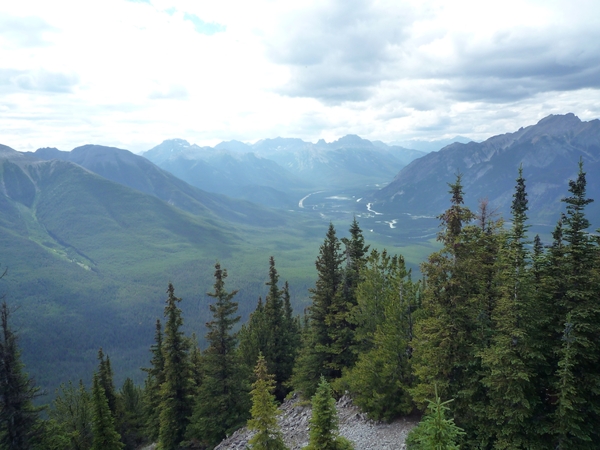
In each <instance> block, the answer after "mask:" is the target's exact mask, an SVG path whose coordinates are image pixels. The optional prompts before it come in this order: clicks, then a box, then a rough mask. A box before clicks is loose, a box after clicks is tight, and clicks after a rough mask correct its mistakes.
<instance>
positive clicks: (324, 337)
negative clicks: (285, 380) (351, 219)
mask: <svg viewBox="0 0 600 450" xmlns="http://www.w3.org/2000/svg"><path fill="white" fill-rule="evenodd" d="M342 262H343V254H342V252H341V244H340V241H339V239H338V238H337V236H336V232H335V228H334V226H333V224H329V229H328V231H327V235H326V237H325V241H324V242H323V244H322V245H321V247H320V250H319V256H318V257H317V260H316V262H315V265H316V268H317V281H316V283H315V287H314V288H312V289H310V290H309V292H310V295H311V300H312V304H311V306H310V307H309V310H308V320H309V327H310V331H309V333H307V334H305V336H304V339H303V344H302V349H301V350H300V353H299V355H298V359H297V361H296V364H295V367H294V375H293V379H292V384H293V385H294V387H295V388H296V389H298V390H299V391H301V392H302V394H303V395H304V396H305V397H308V398H310V397H311V396H312V395H313V394H314V392H315V391H316V388H317V385H318V383H319V379H320V377H321V375H323V376H324V377H325V379H327V380H332V379H334V378H339V377H340V375H341V367H340V366H338V365H337V363H336V362H337V361H336V360H335V353H334V352H335V350H334V352H332V345H333V340H332V330H331V329H330V327H331V326H332V325H333V321H332V316H331V311H332V304H333V303H334V302H336V301H337V299H336V297H337V296H339V295H340V284H341V281H342V275H343V274H342V266H341V265H342ZM334 332H335V331H333V333H334Z"/></svg>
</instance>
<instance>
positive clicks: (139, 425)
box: [118, 378, 144, 450]
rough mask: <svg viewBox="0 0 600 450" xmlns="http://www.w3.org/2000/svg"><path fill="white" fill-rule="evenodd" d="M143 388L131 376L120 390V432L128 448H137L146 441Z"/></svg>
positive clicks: (132, 449)
mask: <svg viewBox="0 0 600 450" xmlns="http://www.w3.org/2000/svg"><path fill="white" fill-rule="evenodd" d="M142 395H143V393H142V390H141V389H140V388H139V387H137V386H136V385H135V384H134V383H133V380H132V379H131V378H127V379H125V381H124V383H123V386H122V387H121V389H120V391H119V392H118V400H119V401H118V405H119V411H118V412H119V421H118V422H119V424H118V432H119V434H120V435H121V439H122V441H123V443H124V444H125V448H126V449H131V450H134V449H137V448H139V446H140V444H142V442H143V441H144V416H143V406H142V405H143V398H142Z"/></svg>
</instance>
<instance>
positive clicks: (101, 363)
mask: <svg viewBox="0 0 600 450" xmlns="http://www.w3.org/2000/svg"><path fill="white" fill-rule="evenodd" d="M98 381H99V382H100V385H101V386H102V388H103V389H104V395H106V399H107V400H108V409H110V413H111V414H112V416H113V417H114V418H115V420H116V419H117V408H118V407H117V393H116V390H115V385H114V382H113V371H112V367H111V365H110V358H109V357H108V355H106V357H105V356H104V352H103V351H102V348H100V349H99V350H98Z"/></svg>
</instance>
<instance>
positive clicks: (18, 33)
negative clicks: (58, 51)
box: [0, 14, 56, 47]
mask: <svg viewBox="0 0 600 450" xmlns="http://www.w3.org/2000/svg"><path fill="white" fill-rule="evenodd" d="M52 31H56V29H55V28H54V27H52V26H51V25H50V24H48V23H47V22H46V21H44V20H42V19H41V18H39V17H34V16H29V17H16V16H11V15H6V14H5V15H0V36H2V37H4V38H5V39H6V40H7V41H8V42H9V43H10V44H12V45H14V46H17V47H39V46H43V45H46V44H47V42H46V38H45V34H46V33H48V32H52Z"/></svg>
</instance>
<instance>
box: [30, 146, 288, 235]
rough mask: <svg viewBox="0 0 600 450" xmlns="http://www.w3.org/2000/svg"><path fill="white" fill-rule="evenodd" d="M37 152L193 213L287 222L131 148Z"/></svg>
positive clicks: (265, 222) (247, 221) (253, 221)
mask: <svg viewBox="0 0 600 450" xmlns="http://www.w3.org/2000/svg"><path fill="white" fill-rule="evenodd" d="M34 156H35V157H38V158H40V159H44V160H50V159H59V160H63V161H71V162H73V163H76V164H78V165H80V166H82V167H85V168H86V169H88V170H90V171H92V172H94V173H97V174H98V175H100V176H102V177H104V178H106V179H108V180H112V181H115V182H117V183H120V184H122V185H125V186H128V187H130V188H133V189H137V190H138V191H141V192H144V193H146V194H150V195H153V196H155V197H157V198H159V199H161V200H164V201H165V202H167V203H169V204H171V205H174V206H177V207H178V208H180V209H183V210H184V211H188V212H191V213H192V214H200V215H206V214H214V215H215V216H216V217H218V218H220V219H223V220H227V221H232V222H238V223H244V224H254V225H259V226H279V225H283V224H284V222H285V218H284V217H283V215H282V214H280V213H277V212H275V211H272V210H268V209H265V208H264V207H260V206H258V205H256V204H252V203H249V202H245V201H240V200H234V199H231V198H227V197H224V196H223V195H218V194H212V193H208V192H205V191H202V190H201V189H198V188H196V187H194V186H191V185H189V184H188V183H186V182H185V181H183V180H181V179H179V178H177V177H176V176H174V175H172V174H171V173H170V172H168V171H166V170H163V169H161V168H159V167H158V166H156V165H155V164H153V163H152V162H150V161H149V160H148V159H146V158H144V157H141V156H139V155H135V154H133V153H131V152H130V151H128V150H122V149H118V148H114V147H105V146H100V145H85V146H82V147H77V148H75V149H73V150H72V151H70V152H64V151H60V150H57V149H54V148H43V149H39V150H37V151H36V152H35V153H34Z"/></svg>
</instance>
